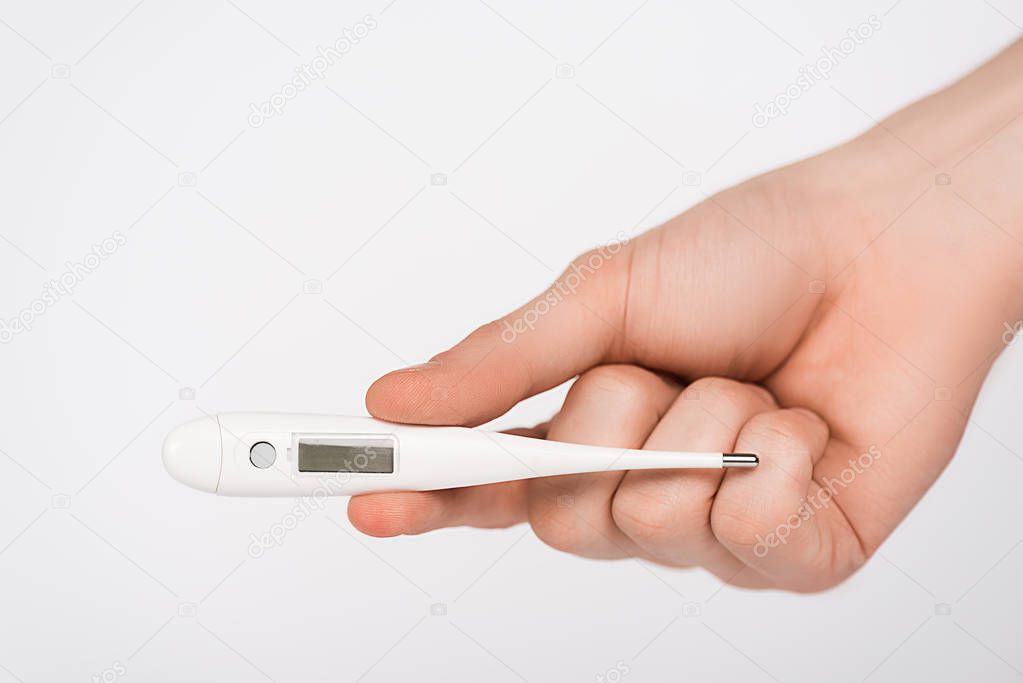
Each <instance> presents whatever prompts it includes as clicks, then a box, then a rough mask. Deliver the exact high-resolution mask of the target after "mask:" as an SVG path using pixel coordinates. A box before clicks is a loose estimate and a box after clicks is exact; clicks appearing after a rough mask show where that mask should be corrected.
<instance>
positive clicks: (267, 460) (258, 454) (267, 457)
mask: <svg viewBox="0 0 1023 683" xmlns="http://www.w3.org/2000/svg"><path fill="white" fill-rule="evenodd" d="M276 459H277V451H276V449H274V446H273V444H272V443H267V442H266V441H260V442H259V443H254V444H252V448H250V449H249V462H251V463H252V464H253V465H255V466H256V467H258V468H259V469H261V470H265V469H266V468H267V467H270V465H273V464H274V460H276Z"/></svg>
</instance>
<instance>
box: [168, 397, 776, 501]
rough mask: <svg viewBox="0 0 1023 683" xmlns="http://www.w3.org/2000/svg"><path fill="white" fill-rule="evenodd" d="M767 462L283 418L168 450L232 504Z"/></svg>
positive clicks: (247, 419)
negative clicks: (233, 499) (245, 499)
mask: <svg viewBox="0 0 1023 683" xmlns="http://www.w3.org/2000/svg"><path fill="white" fill-rule="evenodd" d="M758 462H759V459H758V458H757V456H756V455H753V454H749V453H693V452H680V451H643V450H630V449H622V448H607V447H603V446H583V445H579V444H571V443H562V442H559V441H547V440H544V439H533V438H529V437H525V436H514V435H511V434H500V433H497V432H488V431H484V430H480V429H471V428H467V427H423V426H417V425H403V424H394V423H391V422H384V421H382V420H377V419H374V418H371V417H337V416H330V415H289V414H275V413H222V414H220V415H210V416H208V417H201V418H198V419H195V420H192V421H190V422H186V423H185V424H183V425H181V426H179V427H177V428H176V429H174V430H173V431H172V432H171V433H170V434H169V435H167V439H166V440H165V441H164V444H163V464H164V466H165V467H166V468H167V471H168V472H170V474H171V476H173V477H174V478H175V479H177V480H178V481H180V482H182V483H184V484H188V485H189V486H191V487H193V488H196V489H199V490H201V491H208V492H210V493H217V494H220V495H223V496H324V495H334V496H351V495H356V494H360V493H369V492H373V491H432V490H436V489H448V488H456V487H460V486H474V485H477V484H493V483H496V482H501V481H512V480H515V479H531V478H534V477H551V476H558V475H563V474H581V473H585V472H605V471H621V470H647V469H689V468H722V467H756V466H757V464H758Z"/></svg>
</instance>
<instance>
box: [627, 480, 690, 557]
mask: <svg viewBox="0 0 1023 683" xmlns="http://www.w3.org/2000/svg"><path fill="white" fill-rule="evenodd" d="M687 512H692V511H688V510H686V509H685V507H684V506H683V505H682V504H681V503H680V502H679V501H677V500H675V499H674V498H672V497H671V496H667V495H650V494H649V493H646V492H644V491H642V490H641V489H640V488H638V487H634V486H633V487H623V488H621V489H619V491H618V493H617V494H616V495H615V497H614V500H613V501H612V502H611V518H612V519H613V520H614V523H615V525H616V526H617V527H618V528H619V529H621V530H622V533H624V534H625V535H626V536H629V537H630V538H633V539H635V540H637V541H640V542H647V543H651V544H656V543H658V542H662V541H667V540H669V539H674V538H676V537H678V536H679V535H684V534H685V533H686V532H687V531H688V530H689V528H690V527H691V526H692V522H691V520H692V519H694V518H695V515H690V514H687Z"/></svg>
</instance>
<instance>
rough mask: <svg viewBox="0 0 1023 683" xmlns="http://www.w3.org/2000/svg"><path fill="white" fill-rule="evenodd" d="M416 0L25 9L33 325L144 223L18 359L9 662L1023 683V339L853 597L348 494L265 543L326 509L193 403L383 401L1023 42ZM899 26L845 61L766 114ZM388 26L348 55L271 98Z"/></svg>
mask: <svg viewBox="0 0 1023 683" xmlns="http://www.w3.org/2000/svg"><path fill="white" fill-rule="evenodd" d="M388 1H389V0H378V1H376V2H369V1H367V2H351V3H336V2H308V3H272V2H269V1H266V0H235V1H234V2H228V1H222V0H208V1H207V0H203V1H199V0H191V1H184V2H170V1H169V0H168V1H163V2H161V1H158V0H148V1H144V2H140V3H138V4H135V2H134V0H123V1H113V0H110V1H107V2H90V3H77V2H31V3H29V2H14V1H13V0H12V1H6V2H0V82H2V84H3V87H2V88H0V117H2V118H0V235H2V240H0V273H2V278H3V279H2V285H3V286H2V287H0V318H2V319H4V320H10V319H11V318H13V317H15V316H17V315H19V312H20V311H22V310H23V309H25V308H26V307H30V306H31V305H32V302H33V300H35V299H37V298H38V297H39V296H40V293H41V292H42V289H43V286H44V283H45V282H46V281H47V280H49V279H51V278H57V277H60V275H61V274H62V273H63V272H64V271H65V269H66V268H67V263H68V262H79V261H81V260H82V259H83V258H84V257H85V255H86V254H88V253H89V252H90V250H91V249H92V245H93V244H95V243H98V242H100V241H102V240H103V239H104V238H107V237H109V236H111V235H112V234H114V233H115V232H116V231H120V232H121V233H122V234H123V235H125V237H126V240H127V241H126V244H125V245H124V246H122V247H120V248H119V249H117V250H116V252H115V253H113V254H112V255H110V256H109V257H108V258H106V259H105V260H104V261H103V262H102V263H101V265H100V266H99V267H97V268H96V269H95V271H94V272H92V273H90V274H88V275H86V276H85V277H83V279H82V281H81V282H80V283H79V284H78V285H77V287H76V288H75V290H74V293H73V295H71V296H65V297H61V298H60V300H59V301H57V302H56V303H54V304H53V305H51V306H49V307H48V308H47V309H46V310H45V312H43V313H41V314H39V315H37V316H36V317H35V320H34V324H33V329H32V330H31V331H27V332H24V333H21V334H18V335H16V336H15V337H14V339H13V340H11V341H10V343H7V344H5V345H3V346H0V382H2V387H3V390H2V392H0V449H2V454H0V513H2V514H0V681H2V682H4V683H6V682H7V681H74V680H82V681H86V680H95V679H99V680H103V679H104V677H105V680H108V681H110V680H114V679H123V680H130V681H206V680H208V681H261V680H273V681H278V682H284V681H303V682H305V681H309V682H313V681H328V680H330V681H337V680H340V681H351V680H357V679H360V678H361V679H362V680H367V681H382V680H407V679H409V678H412V677H415V678H416V679H418V680H444V681H462V680H465V681H478V680H486V681H504V680H507V681H514V680H522V679H525V680H528V681H567V680H587V681H592V680H600V679H599V678H598V677H599V676H604V678H605V680H610V681H615V680H618V679H617V678H616V677H617V675H618V674H617V673H610V674H609V673H608V672H609V670H612V669H615V667H616V666H620V667H622V668H627V670H628V673H626V674H624V680H626V681H665V680H710V681H733V680H744V681H760V680H778V681H817V680H822V679H824V680H836V681H859V680H862V679H864V678H865V677H866V678H868V679H869V680H870V681H884V680H893V681H894V680H906V679H920V680H923V679H928V680H949V681H958V680H966V679H967V678H968V677H969V678H972V679H973V680H985V681H1009V680H1019V679H1020V678H1023V673H1021V672H1023V638H1021V637H1020V628H1021V626H1023V617H1021V615H1023V588H1021V585H1023V583H1021V582H1020V579H1019V577H1020V576H1021V575H1023V548H1021V546H1020V540H1021V536H1023V497H1021V496H1020V495H1019V483H1020V479H1021V476H1023V461H1021V458H1020V455H1019V454H1020V453H1021V452H1023V423H1021V421H1020V420H1019V416H1018V410H1019V409H1018V406H1019V402H1018V396H1019V390H1020V387H1019V384H1020V383H1021V381H1023V353H1021V352H1020V351H1021V350H1020V348H1019V345H1016V346H1014V347H1013V348H1012V350H1011V351H1009V352H1008V353H1006V354H1005V355H1004V356H1003V357H1002V359H1001V360H1000V362H999V364H998V366H997V367H996V369H995V372H994V373H993V374H992V376H991V377H990V379H989V381H988V386H987V387H986V389H985V392H984V394H983V396H982V398H981V401H980V403H979V405H978V408H977V410H976V413H975V415H974V417H973V420H972V423H971V426H970V429H969V431H968V432H967V434H966V436H965V438H964V441H963V445H962V448H961V449H960V452H959V455H958V456H957V458H956V459H955V460H954V461H953V463H952V465H951V466H950V467H949V469H948V471H947V472H946V473H945V475H944V476H943V477H942V478H941V480H940V481H939V482H938V483H937V485H936V486H935V487H934V488H933V489H932V490H931V492H930V493H929V494H928V495H927V497H926V498H925V499H924V500H923V501H922V502H921V503H920V504H919V505H918V506H917V508H916V509H915V510H914V512H913V513H912V515H911V516H910V518H909V519H907V520H906V522H905V523H904V524H903V525H902V526H901V527H900V528H899V529H898V530H897V531H896V533H895V534H894V535H893V537H892V538H891V539H890V540H889V541H888V542H887V543H886V544H885V545H884V547H883V548H882V550H881V552H880V553H879V555H878V556H877V557H876V558H875V559H874V560H873V561H872V562H870V563H869V565H868V566H867V567H866V568H865V569H864V570H863V571H862V572H861V573H859V574H858V575H857V576H855V577H854V578H853V579H852V580H850V581H849V582H847V583H846V584H844V585H842V586H841V587H839V588H838V589H836V590H833V591H831V592H828V593H825V594H822V595H814V596H796V595H789V594H783V593H773V592H761V593H751V592H744V591H741V590H737V589H733V588H729V587H721V585H720V583H719V582H718V581H717V580H715V579H714V578H713V577H710V576H709V575H707V574H705V573H703V572H701V571H672V570H668V569H665V568H660V567H656V566H650V565H646V564H642V563H639V562H634V561H622V562H614V563H601V562H591V561H586V560H581V559H577V558H574V557H570V556H567V555H563V554H560V553H557V552H555V551H553V550H550V549H548V548H546V547H545V546H543V545H542V544H541V543H540V542H538V541H537V540H536V539H535V538H534V537H533V536H532V534H531V533H528V532H527V530H526V528H525V527H518V528H513V529H509V530H504V531H476V530H470V529H455V530H448V531H443V532H440V533H435V534H430V535H427V536H424V537H417V538H399V539H393V540H376V539H369V538H366V537H362V536H360V535H359V534H358V533H356V532H354V531H353V530H352V528H351V527H350V525H349V524H348V522H347V520H346V517H345V512H344V504H345V503H344V501H343V500H332V501H330V505H328V506H327V507H326V508H325V509H323V510H314V511H313V513H312V514H311V515H309V516H308V517H307V518H306V519H304V520H302V521H301V522H300V523H298V524H297V525H296V526H295V528H293V529H292V530H290V531H289V532H288V533H287V535H286V536H285V537H284V539H283V542H282V544H281V545H280V546H277V547H272V548H270V549H268V550H266V552H265V553H264V554H263V555H262V556H260V557H258V558H254V557H252V556H250V554H249V546H250V544H251V540H250V534H257V535H258V534H262V533H265V532H267V530H268V529H271V528H272V527H273V525H275V524H279V523H283V522H284V521H285V520H288V519H292V518H293V517H292V515H293V512H294V510H295V508H296V505H299V502H297V501H293V500H287V499H277V500H236V499H223V498H217V497H214V496H210V495H206V494H202V493H199V492H195V491H192V490H190V489H188V488H186V487H184V486H182V485H180V484H177V483H176V482H174V481H172V480H171V479H170V478H169V477H168V476H167V475H166V473H165V472H164V471H163V469H162V467H161V463H160V458H159V452H160V444H161V440H162V438H163V436H164V435H165V434H166V433H167V431H168V430H169V429H171V428H172V427H173V426H175V425H177V424H178V423H180V422H182V421H184V420H188V419H191V418H193V417H196V416H198V415H201V414H203V413H214V412H217V411H224V410H250V409H252V410H275V411H309V412H328V413H351V414H361V413H362V412H363V411H364V408H363V404H362V397H363V393H364V391H365V388H366V387H367V385H368V383H369V382H370V381H371V380H372V379H373V378H374V377H376V376H378V375H379V374H381V373H383V372H385V371H387V370H389V369H393V368H395V367H397V366H399V365H402V364H404V363H411V362H418V361H422V360H425V359H426V358H427V357H429V356H430V355H432V354H433V353H435V352H437V351H439V350H441V349H443V348H445V347H446V346H448V345H450V344H452V343H453V342H455V341H457V340H458V339H459V338H461V337H462V336H463V335H464V334H465V333H467V332H468V331H469V330H470V329H472V328H473V327H475V326H476V325H477V324H479V323H482V322H485V321H487V320H489V319H491V318H493V317H496V316H497V315H499V314H501V313H503V312H505V311H507V310H509V309H510V308H512V307H514V306H516V305H518V304H520V303H522V302H523V301H524V300H526V299H527V298H528V297H530V296H531V295H533V294H534V293H536V292H537V291H539V290H540V289H541V288H542V287H544V286H545V285H546V284H547V283H548V282H549V281H550V280H551V279H552V278H553V277H554V275H555V274H556V272H557V271H558V270H559V269H560V268H561V266H562V265H563V264H564V263H565V262H566V261H567V260H568V259H569V258H571V257H572V256H574V255H575V254H576V253H578V252H580V251H582V250H583V249H585V248H587V247H590V246H593V245H596V244H599V243H602V242H607V241H608V240H610V239H612V238H613V237H614V236H615V234H616V233H618V232H619V231H621V230H624V231H626V232H627V233H629V234H634V233H635V232H636V231H638V230H642V229H644V228H647V227H650V226H652V225H655V224H656V223H657V222H659V221H661V220H664V219H666V218H668V217H670V216H672V215H674V214H676V213H678V212H680V211H682V210H684V209H685V208H687V207H688V206H691V205H692V204H693V203H695V202H696V201H698V200H699V198H700V197H702V196H703V194H704V193H707V192H712V191H714V190H715V189H719V188H721V187H724V186H727V185H730V184H732V183H734V182H736V181H738V180H740V179H742V178H744V177H748V176H749V175H751V174H754V173H756V172H759V171H762V170H765V169H768V168H771V167H774V166H777V165H779V164H782V163H785V162H788V161H791V160H794V159H797V158H800V157H802V156H805V155H807V154H810V153H813V152H815V151H818V150H821V149H824V148H826V147H827V146H830V145H832V144H835V143H837V142H839V141H841V140H844V139H846V138H848V137H849V136H852V135H854V134H856V133H857V132H859V131H861V130H863V129H865V128H866V127H868V126H870V125H871V123H872V119H877V118H880V117H882V116H884V115H885V114H887V113H890V112H892V111H894V110H896V109H898V108H900V107H902V106H903V105H905V104H907V103H908V102H910V101H912V100H914V99H915V98H917V97H919V96H921V95H923V94H925V93H927V92H929V91H932V90H933V89H935V88H938V87H940V86H942V85H943V84H947V83H949V82H951V81H953V80H955V79H956V78H957V77H958V76H960V75H962V74H963V73H965V72H966V71H968V70H970V69H971V68H973V67H974V66H975V65H977V64H979V63H981V62H982V61H984V60H985V59H986V58H988V57H989V56H990V55H992V54H994V53H995V52H997V51H998V50H999V49H1000V48H1001V47H1002V46H1004V45H1006V44H1007V43H1008V42H1011V41H1012V40H1013V39H1014V38H1016V37H1018V36H1019V35H1020V33H1021V31H1023V29H1021V25H1023V8H1021V6H1020V5H1019V3H1018V2H1014V1H1013V0H991V1H990V2H985V1H983V0H976V1H972V0H962V1H961V2H926V1H925V0H901V1H900V2H894V0H885V1H884V2H861V3H840V2H838V1H837V0H835V1H832V2H826V3H821V2H811V1H810V0H803V1H802V2H792V1H790V2H780V3H779V2H766V1H764V2H754V0H742V2H741V4H740V3H736V2H717V3H710V2H702V3H697V2H671V1H670V0H649V1H647V2H637V1H635V0H633V1H632V2H623V3H611V2H585V1H584V0H578V1H577V2H572V3H540V2H530V3H516V2H512V1H511V0H487V2H486V3H484V2H481V1H480V0H451V1H443V0H438V1H436V2H429V3H427V2H417V1H416V0H395V1H394V2H390V4H388ZM893 2H894V6H893V4H892V3H893ZM871 14H876V15H877V16H878V18H879V19H880V20H881V29H880V30H879V31H877V33H876V35H874V36H873V37H871V38H870V39H869V40H868V41H866V42H865V43H864V44H863V45H861V46H859V47H858V48H857V49H856V51H855V52H854V53H853V54H852V55H851V56H849V57H848V58H847V59H845V60H844V61H842V62H841V63H840V64H839V65H838V66H837V67H836V68H835V69H834V72H833V75H832V77H831V79H830V80H828V81H825V82H821V83H817V84H816V85H814V87H813V88H812V89H811V90H810V91H809V92H807V93H806V94H804V95H803V96H802V97H800V98H798V99H797V100H796V101H795V102H793V104H792V106H791V108H790V111H789V113H788V114H787V115H786V116H784V117H781V118H778V119H776V120H773V121H771V122H770V124H769V125H768V126H766V127H764V128H755V127H754V126H753V125H752V124H751V116H752V113H753V107H754V104H755V103H757V102H761V103H764V102H767V101H768V100H770V99H771V98H773V97H774V96H775V95H777V94H779V93H781V92H783V91H784V90H785V88H786V87H787V86H788V85H789V84H790V83H791V82H793V81H794V80H795V79H796V78H797V76H798V75H799V69H800V67H801V66H803V65H805V64H808V63H811V62H813V61H815V60H816V59H817V58H818V57H819V55H820V50H821V48H822V47H823V46H827V45H837V44H838V42H839V41H840V40H841V39H842V38H843V37H844V36H845V34H846V31H847V30H848V29H850V28H854V27H856V26H858V25H859V24H861V23H862V22H864V21H866V20H867V18H868V16H869V15H871ZM366 15H372V17H373V19H374V20H375V22H376V24H377V26H376V28H375V29H374V30H373V31H372V32H371V33H370V34H369V35H368V36H367V37H366V38H365V39H364V40H362V41H361V42H360V43H359V44H358V45H357V46H355V47H354V48H353V49H352V50H351V51H350V52H349V53H348V54H347V55H346V56H345V57H344V58H343V59H342V60H341V61H340V62H339V63H337V64H335V65H334V66H332V67H331V68H330V70H329V72H328V74H327V76H326V78H325V79H324V80H322V81H319V82H316V83H315V84H314V85H313V87H311V88H309V89H307V90H305V91H303V92H300V93H299V94H298V95H297V96H296V97H294V98H293V99H292V100H290V101H289V102H288V103H287V105H286V108H285V109H284V111H283V113H282V114H281V115H280V116H274V117H272V118H271V119H269V120H267V121H266V122H265V123H264V125H262V126H261V127H258V128H255V127H252V126H250V125H249V120H248V119H249V112H250V110H249V105H250V103H258V102H262V101H264V100H266V99H268V98H269V97H270V96H271V95H272V94H274V93H276V92H279V91H280V89H281V87H282V85H283V84H284V83H286V82H287V81H288V80H289V79H290V78H292V77H293V75H294V73H295V72H294V69H295V68H296V67H300V66H302V65H304V64H309V63H310V61H311V60H312V59H313V58H314V57H315V55H316V52H315V50H316V47H317V46H318V45H328V44H331V43H333V42H334V41H335V40H336V39H337V38H338V37H340V36H342V35H343V33H342V31H343V29H344V28H345V27H352V26H354V25H355V24H356V23H357V22H359V21H362V20H363V19H364V17H366ZM559 64H563V65H571V66H572V71H573V73H574V76H573V77H569V78H557V77H555V74H556V67H557V65H559ZM561 73H562V75H568V74H567V69H563V70H562V72H561ZM437 173H441V174H445V175H446V185H434V184H431V176H432V175H433V174H437ZM687 183H688V184H687ZM310 281H313V282H310ZM316 281H318V282H319V283H320V286H321V288H322V290H321V291H315V290H316V289H317V285H316ZM306 290H312V291H308V292H307V291H306ZM188 388H191V389H192V390H193V391H194V398H189V396H190V394H189V393H188V390H187V389H188ZM182 390H185V391H184V392H183V393H182ZM563 394H564V387H562V388H560V389H558V390H555V391H553V392H550V393H549V394H548V395H545V396H541V397H538V398H537V399H534V400H532V401H529V402H527V403H526V404H524V405H521V406H519V407H518V408H516V409H515V410H514V411H513V412H512V414H510V415H508V416H506V417H505V418H503V419H501V420H500V421H499V423H498V426H511V425H514V424H524V423H532V422H535V421H539V420H541V419H543V418H545V417H546V416H548V415H549V414H550V413H551V412H552V411H553V410H554V409H555V407H556V406H557V404H558V401H559V400H560V398H561V396H563ZM182 397H183V398H182ZM942 603H946V604H947V606H948V607H947V608H943V607H939V605H940V604H942ZM431 606H435V607H434V608H433V612H444V614H433V615H431ZM948 611H950V614H943V613H942V612H948ZM94 677H96V678H94Z"/></svg>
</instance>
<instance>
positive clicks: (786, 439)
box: [739, 410, 826, 477]
mask: <svg viewBox="0 0 1023 683" xmlns="http://www.w3.org/2000/svg"><path fill="white" fill-rule="evenodd" d="M816 422H819V420H816ZM807 425H808V418H807V416H806V415H805V414H802V413H799V412H795V411H791V410H776V411H772V412H767V413H760V414H758V415H754V416H753V417H752V418H750V420H749V422H747V423H746V425H745V426H744V427H743V428H742V432H741V434H740V437H739V441H740V443H741V444H742V445H743V446H742V447H744V448H745V447H747V446H748V447H750V448H752V449H753V450H756V451H762V452H764V453H767V454H769V455H770V456H771V458H772V459H773V460H775V461H782V462H784V463H785V464H786V466H794V465H800V466H805V467H806V468H807V469H806V472H801V473H800V474H801V475H805V476H806V477H809V476H810V475H811V473H812V462H813V451H814V448H815V447H816V445H817V441H818V440H819V434H814V433H813V432H817V431H820V429H821V427H822V425H816V426H815V427H814V429H812V430H807ZM823 429H825V430H826V427H824V428H823Z"/></svg>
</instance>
